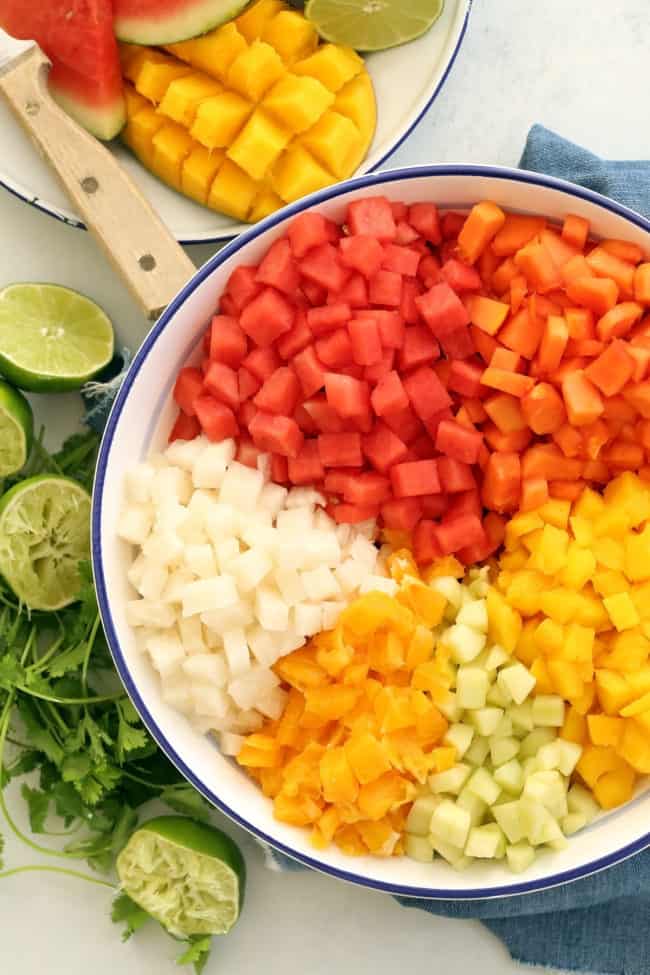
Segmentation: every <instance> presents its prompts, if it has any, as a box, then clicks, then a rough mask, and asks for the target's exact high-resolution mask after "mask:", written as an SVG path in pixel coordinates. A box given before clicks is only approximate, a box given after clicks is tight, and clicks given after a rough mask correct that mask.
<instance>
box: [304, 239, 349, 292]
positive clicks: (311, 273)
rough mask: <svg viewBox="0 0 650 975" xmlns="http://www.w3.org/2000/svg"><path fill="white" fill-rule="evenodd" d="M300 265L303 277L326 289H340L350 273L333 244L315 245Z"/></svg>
mask: <svg viewBox="0 0 650 975" xmlns="http://www.w3.org/2000/svg"><path fill="white" fill-rule="evenodd" d="M298 267H299V269H300V273H301V274H302V275H303V277H305V278H307V280H308V281H312V282H313V283H314V284H318V285H320V287H321V288H325V289H326V291H340V290H341V288H342V287H343V285H344V284H345V282H346V280H347V277H348V273H349V272H348V271H347V270H346V269H345V268H344V267H343V265H342V264H341V262H340V260H339V253H338V251H337V249H336V247H334V246H333V245H332V244H321V245H320V247H314V248H313V249H312V250H310V251H309V253H308V254H306V255H305V257H303V258H302V259H301V260H300V261H299V263H298ZM303 290H304V289H303Z"/></svg>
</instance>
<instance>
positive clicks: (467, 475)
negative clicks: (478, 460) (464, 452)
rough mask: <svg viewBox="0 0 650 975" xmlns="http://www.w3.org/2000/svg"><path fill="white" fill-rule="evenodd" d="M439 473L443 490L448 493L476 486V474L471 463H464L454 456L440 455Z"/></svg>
mask: <svg viewBox="0 0 650 975" xmlns="http://www.w3.org/2000/svg"><path fill="white" fill-rule="evenodd" d="M437 463H438V474H439V476H440V483H441V484H442V490H443V491H446V492H447V494H455V493H456V492H458V491H470V490H471V489H472V488H473V487H475V486H476V481H475V479H474V474H473V473H472V468H471V467H470V466H469V464H463V463H462V462H461V461H459V460H456V459H455V458H454V457H438V461H437Z"/></svg>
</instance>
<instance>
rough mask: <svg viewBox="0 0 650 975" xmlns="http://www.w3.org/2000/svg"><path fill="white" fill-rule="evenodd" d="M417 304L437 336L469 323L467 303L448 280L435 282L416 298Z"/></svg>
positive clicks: (439, 336)
mask: <svg viewBox="0 0 650 975" xmlns="http://www.w3.org/2000/svg"><path fill="white" fill-rule="evenodd" d="M415 304H416V305H417V307H418V310H419V312H420V314H421V315H422V317H423V318H424V320H425V322H426V323H427V325H428V326H429V328H430V329H431V331H432V332H433V334H434V335H435V336H436V338H441V337H442V336H443V335H448V334H449V333H450V332H455V331H456V329H458V328H462V327H463V326H464V325H468V324H469V314H468V312H467V309H466V308H465V305H464V304H463V303H462V301H461V300H460V298H459V297H458V295H457V294H456V292H455V291H452V289H451V288H450V287H449V285H448V284H447V282H446V281H443V282H441V283H440V284H434V285H433V286H432V287H431V288H429V290H428V291H425V293H424V294H423V295H420V296H419V298H416V299H415Z"/></svg>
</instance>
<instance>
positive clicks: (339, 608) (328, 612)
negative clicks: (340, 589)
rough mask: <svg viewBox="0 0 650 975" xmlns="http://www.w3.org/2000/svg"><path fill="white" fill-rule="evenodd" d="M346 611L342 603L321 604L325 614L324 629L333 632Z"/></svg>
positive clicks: (326, 601) (327, 602) (326, 602)
mask: <svg viewBox="0 0 650 975" xmlns="http://www.w3.org/2000/svg"><path fill="white" fill-rule="evenodd" d="M344 609H345V603H340V602H329V601H328V600H325V602H324V603H321V611H322V613H323V629H324V630H333V629H334V627H335V626H336V624H337V623H338V621H339V616H340V615H341V613H342V612H343V610H344Z"/></svg>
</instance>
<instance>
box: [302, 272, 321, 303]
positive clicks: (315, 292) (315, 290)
mask: <svg viewBox="0 0 650 975" xmlns="http://www.w3.org/2000/svg"><path fill="white" fill-rule="evenodd" d="M300 291H301V292H302V294H303V295H304V297H305V300H306V301H307V302H308V304H310V305H312V307H313V308H319V307H320V306H321V305H324V304H325V303H326V301H327V288H323V287H322V286H321V285H320V284H316V283H315V282H314V281H309V280H308V279H307V278H303V280H302V283H301V285H300Z"/></svg>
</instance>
